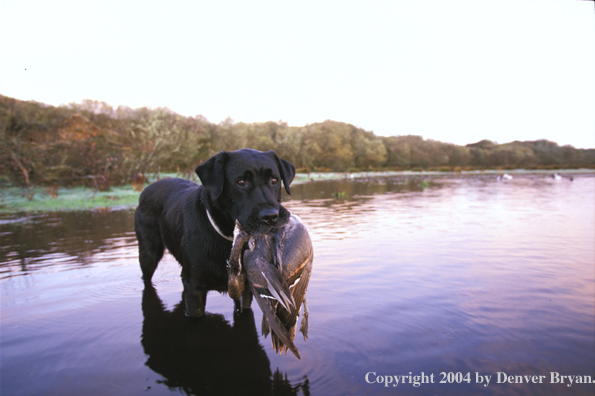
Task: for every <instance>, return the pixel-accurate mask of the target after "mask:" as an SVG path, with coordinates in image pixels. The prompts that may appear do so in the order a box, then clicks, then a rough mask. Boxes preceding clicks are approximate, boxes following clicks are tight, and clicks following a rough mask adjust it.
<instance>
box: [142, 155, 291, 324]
mask: <svg viewBox="0 0 595 396" xmlns="http://www.w3.org/2000/svg"><path fill="white" fill-rule="evenodd" d="M196 173H197V175H198V177H199V178H200V180H201V183H202V185H198V184H197V183H194V182H191V181H188V180H185V179H162V180H159V181H157V182H155V183H153V184H151V185H150V186H148V187H147V188H146V189H145V190H144V191H143V193H142V194H141V196H140V201H139V206H138V208H137V209H136V213H135V217H134V229H135V231H136V237H137V239H138V248H139V261H140V266H141V270H142V273H143V280H144V282H145V284H146V285H151V279H152V277H153V273H154V272H155V269H156V268H157V265H158V264H159V261H160V260H161V258H162V257H163V252H164V249H165V248H167V249H168V250H169V251H170V253H171V254H172V255H173V256H174V257H175V258H176V260H177V261H178V262H179V263H180V265H181V266H182V283H183V285H184V302H185V305H186V315H187V316H190V317H200V316H202V315H204V312H205V305H206V297H207V292H208V291H209V290H217V291H220V292H225V291H227V286H228V284H227V282H228V272H227V261H228V259H229V255H230V252H231V246H232V241H231V239H232V237H233V230H234V226H235V221H236V220H238V221H239V222H240V224H241V225H242V228H243V229H244V230H245V231H246V232H248V233H250V234H260V233H267V232H269V231H270V230H271V229H273V228H276V227H281V226H283V225H284V223H285V222H286V221H287V219H288V218H289V212H288V211H287V210H286V209H285V208H284V207H283V206H281V198H282V191H281V188H282V186H281V182H283V185H284V186H285V190H286V191H287V193H288V194H290V189H289V186H290V184H291V182H292V181H293V178H294V176H295V167H294V166H293V165H292V164H291V163H289V162H287V161H285V160H283V159H281V158H279V157H278V156H277V154H276V153H275V152H274V151H267V152H261V151H256V150H251V149H242V150H237V151H232V152H225V151H222V152H219V153H218V154H216V155H215V156H213V157H212V158H210V159H209V160H207V161H206V162H205V163H203V164H202V165H199V166H198V167H197V168H196ZM207 211H208V213H209V214H210V217H211V219H212V221H211V220H210V219H209V215H208V214H207ZM213 223H214V224H213ZM215 227H216V228H215ZM247 293H249V290H248V291H247ZM251 301H252V296H251V295H245V296H243V298H242V305H243V308H249V307H250V304H251ZM238 304H240V302H239V301H238V300H236V310H238V308H241V306H238Z"/></svg>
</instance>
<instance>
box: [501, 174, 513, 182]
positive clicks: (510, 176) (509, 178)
mask: <svg viewBox="0 0 595 396" xmlns="http://www.w3.org/2000/svg"><path fill="white" fill-rule="evenodd" d="M502 180H512V175H509V174H508V173H505V174H503V175H502V176H498V181H502Z"/></svg>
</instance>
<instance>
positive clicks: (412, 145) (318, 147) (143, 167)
mask: <svg viewBox="0 0 595 396" xmlns="http://www.w3.org/2000/svg"><path fill="white" fill-rule="evenodd" d="M0 140H1V145H0V176H2V177H3V178H4V179H5V180H6V179H10V180H11V181H12V182H13V183H18V184H21V185H31V184H57V185H72V184H81V183H84V182H86V181H89V180H90V178H92V177H102V178H103V179H105V180H106V181H107V182H109V183H111V184H121V183H126V182H129V181H130V180H132V178H133V176H134V175H135V174H136V173H139V172H142V173H152V172H158V171H161V172H165V171H176V172H183V173H192V172H193V171H194V168H195V167H196V166H197V165H198V164H200V163H202V162H203V161H204V160H206V159H207V158H209V157H210V156H212V155H213V154H215V153H216V152H218V151H220V150H235V149H238V148H242V147H251V148H254V149H257V150H275V151H276V152H277V153H278V154H279V155H280V156H281V157H283V158H285V159H287V160H289V161H291V162H292V163H293V164H295V165H296V167H297V168H299V169H300V170H301V171H310V170H318V171H321V170H322V171H324V170H335V171H346V170H356V169H357V170H363V169H426V170H430V169H440V170H461V169H470V168H473V169H488V168H500V169H513V168H527V169H534V168H552V169H553V168H578V167H589V168H594V167H595V150H594V149H588V150H584V149H575V148H574V147H571V146H563V147H560V146H558V144H556V143H554V142H550V141H547V140H537V141H528V142H519V141H516V142H512V143H506V144H496V143H494V142H491V141H489V140H481V141H479V142H477V143H473V144H468V145H466V146H459V145H454V144H450V143H443V142H439V141H435V140H429V139H423V138H422V137H421V136H413V135H404V136H390V137H381V136H376V135H375V134H374V133H373V132H370V131H366V130H363V129H361V128H357V127H355V126H353V125H351V124H347V123H343V122H337V121H331V120H327V121H324V122H320V123H314V124H309V125H305V126H301V127H296V126H288V125H287V124H284V123H276V122H264V123H250V124H248V123H242V122H239V123H234V122H233V121H231V120H229V119H228V120H226V121H223V122H221V123H219V124H213V123H210V122H209V121H208V120H207V119H206V118H204V117H202V116H196V117H184V116H181V115H179V114H176V113H175V112H173V111H171V110H169V109H167V108H156V109H149V108H139V109H131V108H129V107H125V106H120V107H118V108H113V107H111V106H109V105H108V104H106V103H103V102H97V101H91V100H87V101H83V102H82V103H79V104H70V105H68V106H58V107H54V106H48V105H45V104H43V103H38V102H33V101H20V100H16V99H13V98H9V97H6V96H2V95H0Z"/></svg>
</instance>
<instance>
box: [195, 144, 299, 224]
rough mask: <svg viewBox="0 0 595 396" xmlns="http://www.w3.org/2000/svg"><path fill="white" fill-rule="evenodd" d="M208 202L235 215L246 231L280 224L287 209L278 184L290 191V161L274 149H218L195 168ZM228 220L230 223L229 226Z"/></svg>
mask: <svg viewBox="0 0 595 396" xmlns="http://www.w3.org/2000/svg"><path fill="white" fill-rule="evenodd" d="M196 173H197V175H198V177H199V178H200V180H201V182H202V185H203V186H204V187H205V189H206V190H207V193H208V196H209V199H210V204H211V205H212V206H213V207H214V208H216V209H217V210H218V211H219V212H222V213H224V214H226V215H228V216H229V217H230V219H228V220H231V221H232V223H233V224H235V220H236V219H237V220H238V221H239V222H240V224H241V225H242V227H243V228H244V230H246V231H247V232H248V233H259V232H267V231H268V230H269V229H271V228H274V227H278V226H280V225H282V224H284V222H285V221H287V219H288V217H289V213H288V212H287V210H286V209H285V208H283V207H282V206H281V197H282V193H281V188H282V186H281V184H282V183H283V185H284V186H285V190H286V191H287V193H288V194H290V189H289V185H290V184H291V182H292V181H293V178H294V176H295V167H294V166H293V164H291V163H289V162H287V161H285V160H283V159H281V158H279V157H278V156H277V154H276V153H275V152H274V151H267V152H262V151H256V150H251V149H242V150H237V151H231V152H225V151H221V152H219V153H218V154H216V155H215V156H213V157H212V158H210V159H209V160H207V161H206V162H205V163H204V164H202V165H199V166H198V167H197V168H196ZM233 224H232V227H233Z"/></svg>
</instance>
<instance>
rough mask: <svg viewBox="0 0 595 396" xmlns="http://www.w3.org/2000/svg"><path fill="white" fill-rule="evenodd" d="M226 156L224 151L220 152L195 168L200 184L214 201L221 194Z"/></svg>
mask: <svg viewBox="0 0 595 396" xmlns="http://www.w3.org/2000/svg"><path fill="white" fill-rule="evenodd" d="M227 159H228V155H227V153H226V152H225V151H220V152H218V153H217V154H215V155H214V156H212V157H211V158H209V159H208V160H207V161H206V162H205V163H203V164H201V165H199V166H197V167H196V174H197V175H198V177H199V178H200V182H201V183H202V185H203V186H204V187H205V188H206V189H207V191H208V192H209V194H210V195H211V199H213V200H214V201H215V200H216V199H217V198H219V196H220V195H221V193H222V192H223V183H225V164H226V163H227Z"/></svg>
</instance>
